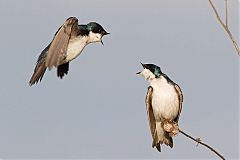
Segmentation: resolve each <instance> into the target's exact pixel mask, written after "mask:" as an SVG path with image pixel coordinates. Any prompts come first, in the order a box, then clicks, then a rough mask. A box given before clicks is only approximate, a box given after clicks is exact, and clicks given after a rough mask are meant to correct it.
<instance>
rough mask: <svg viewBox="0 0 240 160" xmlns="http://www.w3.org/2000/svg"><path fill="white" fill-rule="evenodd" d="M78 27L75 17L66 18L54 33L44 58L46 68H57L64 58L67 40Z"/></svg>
mask: <svg viewBox="0 0 240 160" xmlns="http://www.w3.org/2000/svg"><path fill="white" fill-rule="evenodd" d="M77 27H78V19H77V18H75V17H70V18H68V19H67V20H66V21H65V22H64V24H63V25H62V26H61V27H60V28H59V29H58V31H57V32H56V34H55V36H54V38H53V40H52V42H51V45H50V47H49V50H48V53H47V57H46V64H45V65H46V67H48V68H49V69H51V68H52V67H53V66H55V67H57V66H59V65H60V64H61V62H62V61H63V60H64V59H65V58H66V52H67V47H68V42H69V39H70V38H71V35H75V34H72V32H73V31H76V30H77Z"/></svg>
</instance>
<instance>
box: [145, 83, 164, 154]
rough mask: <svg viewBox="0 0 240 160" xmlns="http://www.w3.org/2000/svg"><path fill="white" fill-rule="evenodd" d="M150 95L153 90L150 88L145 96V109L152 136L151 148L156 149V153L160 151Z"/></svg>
mask: <svg viewBox="0 0 240 160" xmlns="http://www.w3.org/2000/svg"><path fill="white" fill-rule="evenodd" d="M152 93H153V88H152V87H151V86H149V87H148V92H147V96H146V109H147V116H148V122H149V126H150V130H151V134H152V139H153V143H152V147H156V148H157V149H158V151H161V148H160V144H159V143H158V138H157V131H156V120H155V117H154V114H153V108H152Z"/></svg>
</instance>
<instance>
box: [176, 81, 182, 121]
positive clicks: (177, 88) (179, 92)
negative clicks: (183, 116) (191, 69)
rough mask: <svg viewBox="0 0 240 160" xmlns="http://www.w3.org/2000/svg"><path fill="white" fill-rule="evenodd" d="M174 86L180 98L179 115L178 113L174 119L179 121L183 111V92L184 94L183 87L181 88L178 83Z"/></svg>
mask: <svg viewBox="0 0 240 160" xmlns="http://www.w3.org/2000/svg"><path fill="white" fill-rule="evenodd" d="M174 88H175V90H176V91H177V94H178V100H179V110H178V115H177V117H176V118H175V119H174V121H175V122H176V123H178V120H179V117H180V113H181V111H182V103H183V94H182V91H181V88H180V87H179V86H178V85H177V84H175V85H174Z"/></svg>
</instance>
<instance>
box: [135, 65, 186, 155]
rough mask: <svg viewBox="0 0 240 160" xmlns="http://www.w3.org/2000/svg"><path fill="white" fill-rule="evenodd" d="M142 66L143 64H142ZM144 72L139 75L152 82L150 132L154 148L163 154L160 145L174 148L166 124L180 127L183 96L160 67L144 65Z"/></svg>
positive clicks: (149, 109)
mask: <svg viewBox="0 0 240 160" xmlns="http://www.w3.org/2000/svg"><path fill="white" fill-rule="evenodd" d="M141 64H142V63H141ZM142 66H143V68H144V69H143V71H141V72H138V73H137V74H139V75H141V76H143V77H144V78H145V80H147V81H148V82H150V86H149V87H148V92H147V96H146V108H147V115H148V121H149V125H150V130H151V134H152V139H153V142H152V147H156V148H157V150H158V151H159V152H161V146H160V144H163V143H165V144H166V145H168V146H170V147H171V148H172V147H173V140H172V136H173V135H175V134H172V133H171V132H172V130H171V131H167V130H166V129H165V126H164V125H165V124H164V123H165V122H169V123H172V124H174V125H177V127H178V119H179V116H180V113H181V110H182V102H183V95H182V91H181V89H180V87H179V86H178V85H177V84H176V83H174V82H173V81H172V80H171V79H170V78H169V77H168V76H167V75H166V74H164V73H163V72H162V71H161V69H160V67H158V66H156V65H154V64H142Z"/></svg>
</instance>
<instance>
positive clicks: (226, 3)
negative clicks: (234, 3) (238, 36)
mask: <svg viewBox="0 0 240 160" xmlns="http://www.w3.org/2000/svg"><path fill="white" fill-rule="evenodd" d="M225 6H226V27H227V28H228V0H225Z"/></svg>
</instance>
